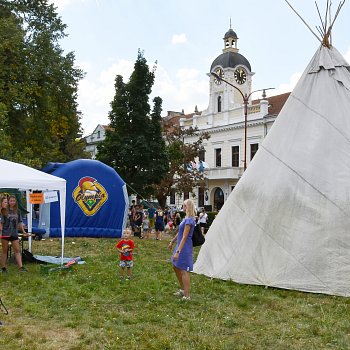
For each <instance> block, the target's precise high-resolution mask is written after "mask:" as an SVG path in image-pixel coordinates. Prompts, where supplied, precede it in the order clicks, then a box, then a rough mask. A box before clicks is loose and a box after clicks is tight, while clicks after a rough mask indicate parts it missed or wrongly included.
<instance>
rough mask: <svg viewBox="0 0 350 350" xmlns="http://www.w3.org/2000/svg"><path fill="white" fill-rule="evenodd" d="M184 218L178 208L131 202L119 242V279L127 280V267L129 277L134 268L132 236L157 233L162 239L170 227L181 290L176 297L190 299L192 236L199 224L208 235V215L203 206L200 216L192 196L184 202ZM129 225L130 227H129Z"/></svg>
mask: <svg viewBox="0 0 350 350" xmlns="http://www.w3.org/2000/svg"><path fill="white" fill-rule="evenodd" d="M182 213H183V215H182V216H184V217H183V218H182V217H181V214H180V212H179V211H177V212H175V211H172V210H170V209H169V207H165V209H164V210H163V209H162V208H161V207H159V206H158V207H157V208H153V207H151V208H148V209H147V210H144V209H143V206H142V205H137V204H136V203H135V201H132V205H131V206H130V208H129V222H128V228H126V229H125V230H124V236H123V238H122V239H121V240H120V241H119V242H118V243H117V245H116V248H117V250H118V252H119V253H120V262H119V266H120V278H121V280H123V279H124V272H125V269H126V271H127V277H126V278H127V279H128V280H129V279H131V278H132V273H131V268H132V267H133V257H132V252H133V250H134V248H135V243H134V241H133V240H132V239H131V235H132V234H133V236H134V237H138V238H141V239H142V238H145V239H148V238H150V237H151V236H150V234H151V233H152V232H154V234H155V239H156V240H161V239H162V234H163V232H164V231H165V230H166V228H168V230H169V231H170V232H171V233H173V235H172V239H171V241H170V243H169V245H168V249H170V250H171V249H173V246H174V244H175V243H176V245H175V248H174V249H173V252H172V256H171V262H172V265H173V270H174V272H175V276H176V278H177V280H178V283H179V287H180V289H179V290H178V291H176V292H175V293H174V295H175V296H179V297H181V298H182V299H183V300H190V298H191V297H190V286H191V283H190V272H191V271H192V270H193V244H192V235H193V231H194V228H195V226H196V225H199V226H200V228H201V232H202V234H203V235H205V227H206V224H207V221H208V214H207V213H206V212H205V210H204V209H202V211H201V213H200V214H199V215H198V216H197V215H196V210H195V205H194V202H193V201H192V200H191V199H187V200H185V201H184V203H183V206H182ZM129 227H130V228H129Z"/></svg>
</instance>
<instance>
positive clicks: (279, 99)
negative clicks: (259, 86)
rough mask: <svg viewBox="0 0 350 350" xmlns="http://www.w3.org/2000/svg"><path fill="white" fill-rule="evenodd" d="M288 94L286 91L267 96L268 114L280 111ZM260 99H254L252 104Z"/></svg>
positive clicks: (275, 114) (276, 113)
mask: <svg viewBox="0 0 350 350" xmlns="http://www.w3.org/2000/svg"><path fill="white" fill-rule="evenodd" d="M289 95H290V92H286V93H284V94H280V95H275V96H271V97H268V98H267V100H268V101H269V115H274V116H277V115H278V114H279V113H280V112H281V110H282V108H283V106H284V104H285V103H286V102H287V99H288V97H289ZM260 101H261V100H260V99H258V100H254V101H252V104H253V105H255V104H258V103H260Z"/></svg>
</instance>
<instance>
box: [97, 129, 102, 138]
mask: <svg viewBox="0 0 350 350" xmlns="http://www.w3.org/2000/svg"><path fill="white" fill-rule="evenodd" d="M97 138H98V139H99V138H101V131H100V130H99V131H97Z"/></svg>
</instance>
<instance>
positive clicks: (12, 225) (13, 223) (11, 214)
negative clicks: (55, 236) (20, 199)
mask: <svg viewBox="0 0 350 350" xmlns="http://www.w3.org/2000/svg"><path fill="white" fill-rule="evenodd" d="M18 229H20V230H21V231H22V233H26V232H25V231H24V226H23V222H22V215H21V213H20V211H19V210H18V205H17V199H16V197H15V196H9V197H8V199H7V198H6V197H2V198H1V213H0V234H1V244H2V249H1V250H2V252H1V259H0V264H1V272H2V273H7V268H6V261H7V251H8V247H9V242H11V244H12V247H13V251H14V253H15V259H16V262H17V265H18V267H19V271H21V272H26V271H27V270H26V269H25V268H24V267H23V264H22V256H21V252H20V246H19V237H18Z"/></svg>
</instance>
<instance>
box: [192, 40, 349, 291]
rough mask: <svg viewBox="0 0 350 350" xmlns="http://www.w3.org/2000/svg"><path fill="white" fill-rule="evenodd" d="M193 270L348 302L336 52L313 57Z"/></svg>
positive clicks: (345, 70)
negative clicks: (341, 296) (346, 298)
mask: <svg viewBox="0 0 350 350" xmlns="http://www.w3.org/2000/svg"><path fill="white" fill-rule="evenodd" d="M194 272H196V273H199V274H204V275H206V276H209V277H214V278H220V279H224V280H228V279H231V280H233V281H236V282H238V283H246V284H259V285H266V286H274V287H279V288H285V289H296V290H301V291H307V292H316V293H325V294H332V295H343V296H350V73H349V64H348V63H347V62H346V61H345V60H344V58H343V57H342V56H341V54H340V53H339V52H338V51H337V50H336V49H335V48H334V47H332V46H330V45H329V47H327V45H325V44H324V43H323V45H321V47H320V48H319V49H318V50H317V51H316V53H315V55H314V57H313V58H312V60H311V62H310V63H309V65H308V66H307V68H306V70H305V72H304V74H303V75H302V77H301V78H300V80H299V82H298V84H297V86H296V87H295V89H294V90H293V92H292V93H291V95H290V97H289V98H288V100H287V102H286V104H285V106H284V107H283V109H282V111H281V113H280V114H279V116H278V118H277V120H276V122H275V123H274V125H273V127H272V129H271V131H270V132H269V134H268V136H267V137H266V139H265V140H264V142H263V143H262V145H261V147H260V149H259V151H258V152H257V154H256V155H255V157H254V160H253V161H252V163H251V164H250V165H249V167H248V169H247V171H246V172H245V173H244V175H243V177H242V178H241V179H240V181H239V183H238V185H237V186H236V188H235V189H234V191H233V192H232V193H231V195H230V196H229V198H228V199H227V201H226V202H225V204H224V206H223V208H222V209H221V211H220V213H219V214H218V216H217V218H216V219H215V220H214V222H213V224H212V226H211V228H210V230H209V232H208V234H207V237H206V242H205V244H204V245H203V246H202V248H201V250H200V253H199V256H198V258H197V261H196V263H195V266H194Z"/></svg>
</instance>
